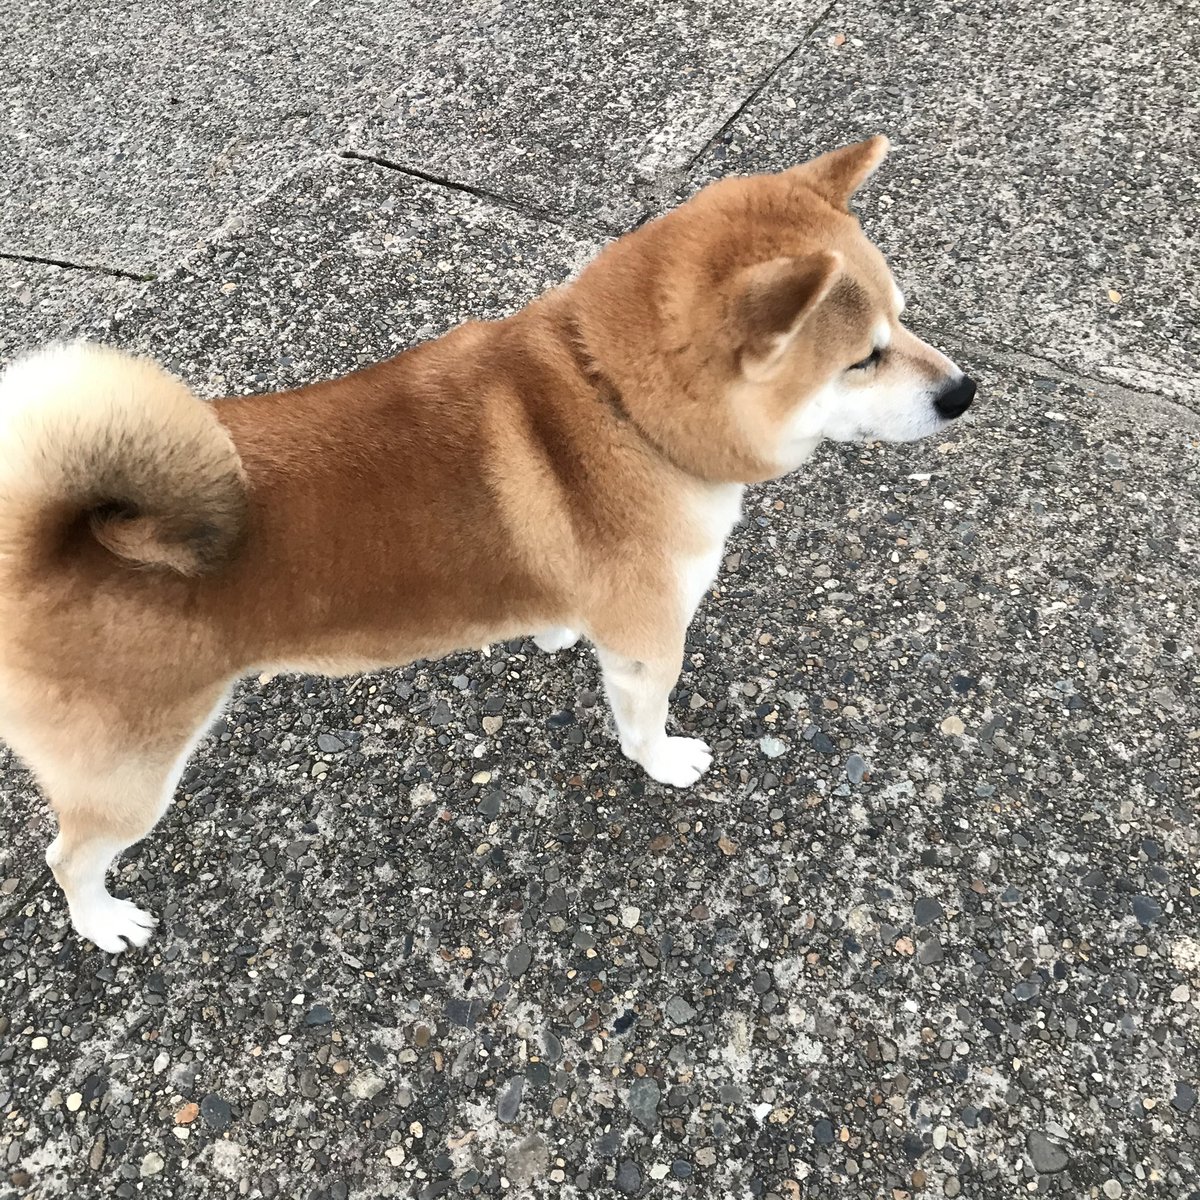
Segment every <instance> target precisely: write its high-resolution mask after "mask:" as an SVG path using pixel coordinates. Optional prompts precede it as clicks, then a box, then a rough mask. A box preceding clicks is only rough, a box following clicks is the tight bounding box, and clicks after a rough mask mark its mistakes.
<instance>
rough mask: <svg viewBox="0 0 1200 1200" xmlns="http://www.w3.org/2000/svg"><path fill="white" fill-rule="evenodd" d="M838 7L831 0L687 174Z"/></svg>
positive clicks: (693, 159)
mask: <svg viewBox="0 0 1200 1200" xmlns="http://www.w3.org/2000/svg"><path fill="white" fill-rule="evenodd" d="M836 7H837V0H831V2H830V3H829V4H827V5H826V6H825V8H824V9H822V10H821V12H820V14H819V15H818V16H817V19H816V20H815V21H813V22H812V24H811V25H809V27H808V28H807V29H806V30H805V31H804V33H803V34H801V36H800V38H799V39H798V40H797V42H796V44H795V45H794V46H793V47H792V48H791V49H790V50H789V51H788V52H787V53H786V54H785V55H784V56H783V57H782V58H781V59H780V60H779V61H778V62H777V63H776V64H775V65H774V66H773V67H772V68H771V69H770V70H769V71H768V72H767V73H766V74H765V75H764V76H763V77H762V78H761V79H760V80H759V81H758V83H756V84H755V85H754V87H753V88H752V89H751V90H750V92H749V94H748V95H747V96H746V98H745V99H744V100H743V101H742V102H741V104H739V105H738V106H737V109H736V110H735V111H734V112H733V113H732V114H731V115H730V116H729V117H728V118H727V119H726V121H725V122H724V124H722V126H721V128H720V129H718V130H717V132H716V133H714V134H713V135H712V137H710V138H709V139H708V141H707V142H705V143H704V145H703V146H701V147H700V149H699V150H698V151H697V152H696V153H695V154H693V155H692V157H691V159H689V161H688V165H687V167H686V168H685V173H688V174H690V173H691V171H692V170H693V169H694V168H695V166H696V164H697V163H698V162H699V161H700V160H701V159H702V158H703V157H704V156H705V155H706V154H707V153H708V152H709V151H710V150H711V149H712V148H713V147H714V146H715V145H716V144H717V142H719V141H720V140H721V138H722V136H723V135H724V134H725V133H726V131H727V130H728V129H730V128H731V127H732V126H733V125H735V124H736V123H737V122H738V121H739V120H740V119H741V116H742V114H743V113H744V112H745V111H746V109H747V108H749V107H750V105H751V104H753V103H754V101H755V100H757V99H758V98H759V96H761V95H762V94H763V92H764V91H765V90H766V88H767V86H768V85H769V84H770V83H771V81H772V80H773V79H775V77H776V76H777V75H778V74H779V72H780V71H782V70H783V68H784V67H786V66H787V65H788V63H790V62H791V61H792V59H793V58H795V57H796V55H797V54H799V53H800V51H801V49H803V47H804V44H805V42H807V41H808V39H809V38H810V37H812V35H813V34H814V33H815V32H816V31H817V30H818V29H819V28H820V27H821V25H822V23H823V22H824V21H825V18H826V17H828V16H829V14H830V13H831V12H833V10H834V9H835V8H836Z"/></svg>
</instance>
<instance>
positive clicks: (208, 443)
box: [0, 343, 246, 575]
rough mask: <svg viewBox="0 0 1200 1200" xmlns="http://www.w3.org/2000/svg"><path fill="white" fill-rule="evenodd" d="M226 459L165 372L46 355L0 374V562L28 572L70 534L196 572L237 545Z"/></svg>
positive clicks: (111, 355) (227, 445) (70, 349)
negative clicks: (6, 561)
mask: <svg viewBox="0 0 1200 1200" xmlns="http://www.w3.org/2000/svg"><path fill="white" fill-rule="evenodd" d="M245 509H246V489H245V479H244V476H243V474H242V465H241V462H240V460H239V459H238V455H237V451H236V450H235V449H234V446H233V442H232V441H231V439H230V437H229V434H228V433H227V432H226V430H225V429H224V427H223V426H222V425H221V424H220V422H219V421H218V420H217V418H216V415H215V413H214V412H213V410H212V409H211V408H210V407H209V405H207V404H205V403H204V402H203V401H202V400H200V399H199V398H198V397H196V396H195V395H194V394H193V393H192V392H191V391H189V390H188V388H187V387H185V386H184V384H182V383H181V382H180V381H179V380H178V379H176V378H175V377H174V376H173V375H169V374H168V373H167V372H166V371H164V370H163V369H162V368H161V367H159V366H157V365H156V364H155V363H153V362H150V361H149V360H148V359H144V358H132V357H130V356H129V355H126V354H122V353H120V352H119V351H117V350H112V349H109V348H107V347H104V346H95V345H88V344H84V343H77V344H74V345H65V346H64V345H59V346H50V347H48V348H47V349H45V350H39V351H38V352H36V353H35V354H31V355H29V356H28V357H26V358H22V359H18V360H17V361H16V362H14V363H13V364H12V365H11V366H9V368H8V369H7V371H5V372H4V374H3V375H0V564H2V563H4V560H5V559H7V560H8V566H10V567H12V566H25V567H28V568H34V569H36V568H37V567H38V566H40V565H41V564H44V563H47V562H50V561H53V560H54V559H55V557H56V556H61V555H62V554H64V553H70V552H71V549H72V547H73V546H77V545H78V539H79V537H81V536H82V537H85V538H86V537H92V538H94V539H95V540H96V541H97V542H99V543H100V545H102V546H104V547H105V548H106V549H108V550H110V551H111V552H112V553H113V554H115V555H117V556H118V557H119V558H122V559H125V560H126V561H128V562H130V563H133V564H137V565H139V566H148V567H161V568H166V569H169V570H172V571H177V572H179V573H180V574H182V575H201V574H204V573H205V572H206V571H210V570H212V569H213V568H215V567H217V566H218V565H220V564H221V563H222V562H223V561H224V560H225V559H226V558H228V556H229V554H230V553H231V552H232V550H233V549H234V548H235V546H236V545H237V542H238V539H239V536H240V534H241V532H242V527H243V524H244V518H245Z"/></svg>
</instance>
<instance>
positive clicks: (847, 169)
mask: <svg viewBox="0 0 1200 1200" xmlns="http://www.w3.org/2000/svg"><path fill="white" fill-rule="evenodd" d="M888 148H889V147H888V140H887V138H885V137H884V136H883V135H882V134H879V135H877V136H876V137H873V138H867V140H866V141H865V142H855V144H854V145H853V146H843V147H842V148H841V149H840V150H830V151H829V153H828V154H822V155H821V156H820V158H814V159H813V160H812V161H811V162H806V163H801V164H800V166H798V167H793V168H792V171H794V172H795V174H796V176H797V178H799V179H802V180H803V181H804V182H805V183H806V184H807V185H808V186H809V187H810V188H812V190H813V191H814V192H816V193H817V195H819V196H823V197H824V198H825V199H826V200H828V201H829V203H830V204H832V205H833V206H834V208H842V209H846V210H847V211H849V208H850V197H851V196H853V195H854V193H855V192H857V191H858V189H859V188H860V187H862V185H863V184H864V183H865V182H866V181H867V180H868V179H869V178H870V177H871V176H872V175H873V174H874V173H875V169H876V168H877V167H878V166H879V164H880V163H881V162H883V160H884V159H885V158H886V157H887V152H888Z"/></svg>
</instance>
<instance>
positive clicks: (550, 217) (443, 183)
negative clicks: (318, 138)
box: [335, 150, 622, 237]
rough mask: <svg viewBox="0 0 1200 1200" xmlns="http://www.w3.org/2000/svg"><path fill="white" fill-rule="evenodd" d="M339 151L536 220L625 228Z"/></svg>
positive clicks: (600, 229) (604, 229)
mask: <svg viewBox="0 0 1200 1200" xmlns="http://www.w3.org/2000/svg"><path fill="white" fill-rule="evenodd" d="M335 153H336V154H337V156H338V157H339V158H342V159H348V160H350V161H351V162H366V163H372V164H373V165H374V166H377V167H383V168H384V169H385V170H387V171H396V172H397V173H398V174H401V175H407V176H409V177H410V178H412V179H420V180H422V181H424V182H425V183H432V184H434V185H435V186H436V187H442V188H445V189H446V190H447V191H451V192H459V193H462V194H463V195H467V196H474V197H475V198H476V199H477V200H486V201H488V202H489V203H491V204H497V205H499V206H500V207H501V208H507V209H510V210H512V211H513V212H519V213H522V214H523V215H524V216H527V217H533V218H534V219H535V220H539V221H549V222H550V223H551V224H553V225H559V226H562V227H563V228H565V229H586V230H588V231H589V232H592V233H598V234H601V235H602V236H604V237H614V236H616V235H617V234H619V233H621V232H622V231H621V230H619V229H615V228H613V227H611V226H608V225H605V224H603V223H600V222H594V221H589V220H587V219H586V218H582V217H579V218H574V219H572V218H568V217H563V216H562V215H560V214H559V213H556V212H553V211H551V210H550V209H548V208H541V207H540V206H538V205H536V204H529V203H528V202H527V201H524V200H516V199H514V198H513V197H511V196H505V195H503V194H501V193H500V192H493V191H491V190H490V189H489V188H483V187H477V186H476V185H475V184H471V183H462V182H460V181H459V180H457V179H447V178H445V177H444V176H441V175H434V174H432V173H430V172H429V171H422V170H421V169H420V168H418V167H409V166H405V165H404V164H402V163H398V162H393V161H392V160H391V159H387V158H381V157H380V156H379V155H377V154H366V153H364V152H363V151H361V150H338V151H335Z"/></svg>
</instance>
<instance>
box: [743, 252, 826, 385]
mask: <svg viewBox="0 0 1200 1200" xmlns="http://www.w3.org/2000/svg"><path fill="white" fill-rule="evenodd" d="M841 268H842V256H841V255H840V254H839V253H838V252H837V251H836V250H819V251H817V252H816V253H815V254H806V255H804V256H803V257H802V258H774V259H772V260H771V261H770V262H765V263H760V264H759V265H758V266H754V267H749V268H747V269H746V270H745V271H743V272H742V274H741V277H740V279H739V288H738V292H737V299H736V302H735V303H736V312H737V322H738V326H739V332H740V334H741V364H742V370H743V372H744V373H745V374H746V376H747V377H748V378H750V379H757V380H760V381H761V380H764V379H767V378H769V377H770V375H771V373H772V371H773V369H774V367H775V366H776V364H778V362H779V360H780V359H781V358H782V357H783V354H784V352H785V351H786V350H787V348H788V346H789V345H791V343H792V341H793V340H794V339H795V337H796V335H797V334H798V333H799V332H800V330H801V328H803V326H804V322H805V321H806V320H807V319H808V318H809V317H810V316H811V315H812V313H813V312H814V311H815V309H816V307H817V305H819V304H820V303H821V301H822V300H823V299H824V298H825V296H826V295H827V294H828V292H829V289H830V288H831V287H833V284H834V281H835V280H836V279H837V277H838V273H839V272H840V271H841Z"/></svg>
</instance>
